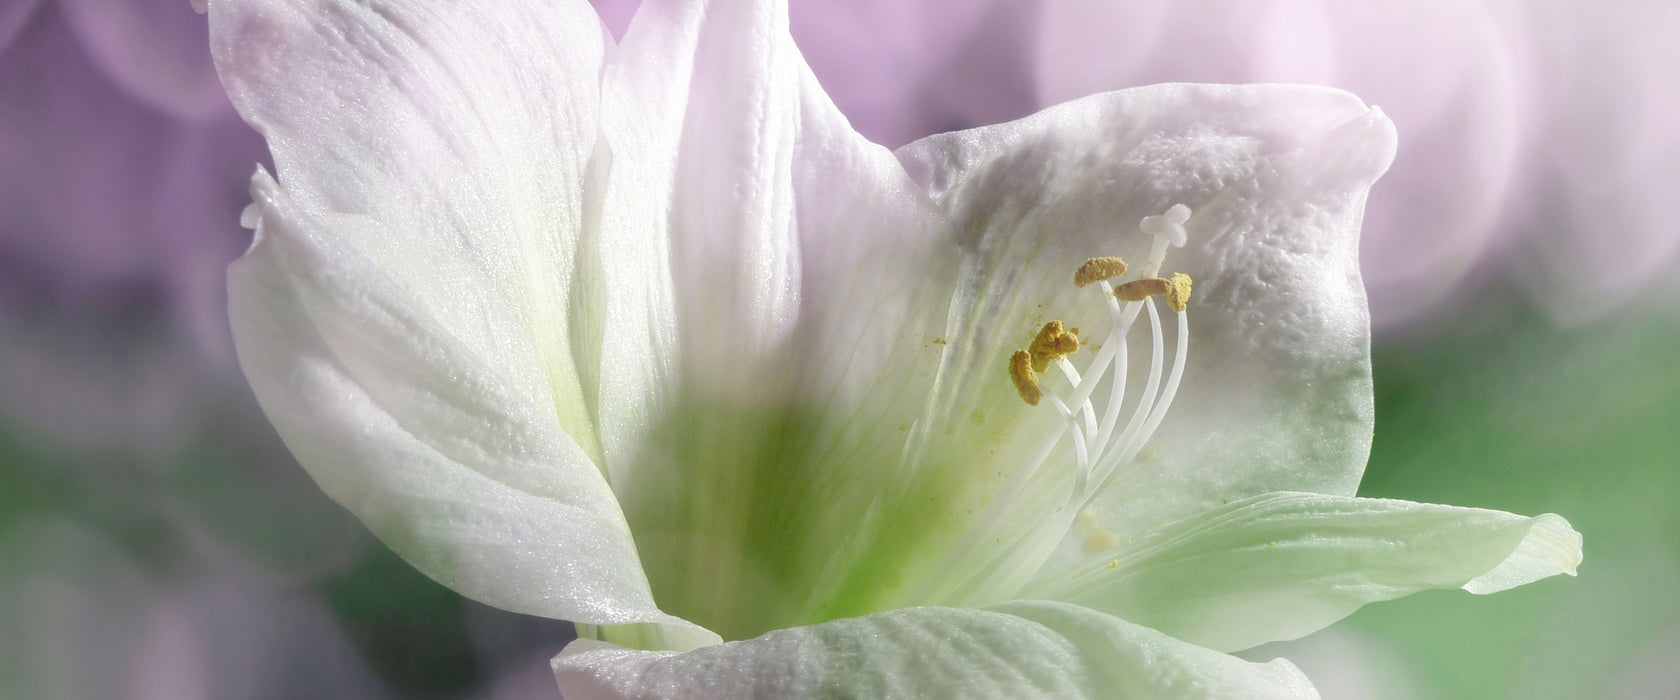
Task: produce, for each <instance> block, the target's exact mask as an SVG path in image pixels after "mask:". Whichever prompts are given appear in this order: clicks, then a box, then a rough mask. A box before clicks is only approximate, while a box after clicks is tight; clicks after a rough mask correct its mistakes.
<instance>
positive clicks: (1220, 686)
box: [554, 601, 1318, 700]
mask: <svg viewBox="0 0 1680 700" xmlns="http://www.w3.org/2000/svg"><path fill="white" fill-rule="evenodd" d="M554 670H555V677H556V678H557V679H558V680H559V681H560V692H561V693H562V694H563V695H565V696H566V697H567V698H568V699H569V700H584V699H588V698H666V697H692V698H742V697H777V698H800V697H860V698H918V697H962V698H1020V697H1054V698H1140V699H1141V698H1151V699H1153V698H1186V699H1194V698H1233V699H1234V698H1317V697H1318V693H1317V692H1316V691H1315V690H1314V689H1313V687H1312V684H1311V683H1309V682H1308V681H1307V679H1306V678H1305V677H1304V676H1302V675H1301V673H1300V671H1299V670H1297V669H1296V668H1295V667H1294V666H1293V665H1291V664H1290V663H1289V662H1287V661H1284V660H1281V659H1279V660H1275V661H1272V662H1270V663H1265V664H1260V663H1252V662H1248V661H1243V660H1241V659H1237V658H1235V657H1231V656H1226V655H1224V654H1220V653H1217V652H1213V651H1210V650H1207V649H1203V648H1200V647H1197V646H1194V645H1191V644H1187V643H1184V642H1181V641H1178V640H1175V639H1172V638H1171V637H1168V636H1166V635H1164V634H1162V633H1160V632H1157V631H1155V630H1152V629H1149V628H1147V627H1142V626H1140V625H1135V624H1132V623H1129V622H1126V621H1124V620H1120V619H1118V618H1114V617H1110V616H1108V615H1104V614H1102V613H1098V612H1095V611H1093V610H1088V609H1085V608H1080V607H1077V606H1073V605H1067V604H1063V603H1050V602H1042V601H1021V602H1011V603H1005V604H1003V605H999V606H997V607H995V608H994V609H991V610H973V609H961V608H910V609H905V610H895V611H892V612H886V613H881V614H877V615H871V616H868V617H861V618H848V619H843V620H836V621H833V622H828V623H824V624H820V625H814V626H811V627H799V628H794V629H786V630H777V631H775V632H771V633H769V634H765V635H763V636H761V637H757V638H755V639H751V640H747V641H742V642H730V643H727V644H724V645H721V646H715V647H708V648H705V649H700V650H697V651H692V652H689V653H686V654H674V653H657V652H639V651H630V650H626V649H620V648H617V647H613V646H610V645H605V644H600V643H598V642H592V641H588V640H582V641H578V642H574V643H573V644H572V646H569V647H567V648H566V651H565V652H563V653H561V655H560V656H559V657H557V658H556V659H555V660H554Z"/></svg>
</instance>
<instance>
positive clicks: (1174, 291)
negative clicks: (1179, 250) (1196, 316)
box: [1167, 272, 1190, 311]
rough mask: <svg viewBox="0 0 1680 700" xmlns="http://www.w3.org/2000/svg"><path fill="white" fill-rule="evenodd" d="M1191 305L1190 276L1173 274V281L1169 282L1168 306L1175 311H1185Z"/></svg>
mask: <svg viewBox="0 0 1680 700" xmlns="http://www.w3.org/2000/svg"><path fill="white" fill-rule="evenodd" d="M1189 304H1190V276H1189V275H1186V274H1184V273H1182V272H1175V273H1173V276H1172V279H1170V280H1167V306H1170V307H1172V310H1173V311H1183V310H1184V307H1185V306H1187V305H1189Z"/></svg>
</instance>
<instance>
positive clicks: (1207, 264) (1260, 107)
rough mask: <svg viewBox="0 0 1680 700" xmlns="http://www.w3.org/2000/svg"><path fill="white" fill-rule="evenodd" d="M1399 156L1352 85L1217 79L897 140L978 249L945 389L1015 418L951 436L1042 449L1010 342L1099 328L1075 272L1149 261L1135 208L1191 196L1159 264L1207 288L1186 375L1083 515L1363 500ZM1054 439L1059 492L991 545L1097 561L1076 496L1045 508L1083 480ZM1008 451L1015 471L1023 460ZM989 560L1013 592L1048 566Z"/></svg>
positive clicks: (1137, 517)
mask: <svg viewBox="0 0 1680 700" xmlns="http://www.w3.org/2000/svg"><path fill="white" fill-rule="evenodd" d="M1393 152H1394V131H1393V125H1392V124H1390V123H1389V122H1388V120H1387V119H1386V118H1384V117H1383V115H1382V114H1381V112H1379V111H1377V110H1373V109H1369V108H1367V107H1366V106H1365V105H1363V104H1362V103H1360V102H1359V100H1358V99H1356V98H1354V97H1353V96H1351V95H1348V94H1347V93H1343V92H1339V91H1335V90H1330V89H1324V88H1309V87H1296V86H1207V85H1159V86H1153V87H1148V88H1138V89H1134V90H1127V91H1124V92H1119V93H1111V94H1106V95H1099V96H1095V97H1091V98H1087V99H1084V100H1080V101H1077V102H1074V103H1070V104H1067V105H1063V106H1060V107H1056V108H1052V109H1050V110H1047V111H1045V112H1042V113H1040V114H1038V115H1035V116H1033V117H1030V118H1028V119H1025V120H1021V121H1019V122H1014V123H1010V124H1004V125H999V126H995V127H986V128H982V129H976V130H973V131H967V132H959V133H954V134H945V135H941V136H936V137H932V138H929V139H925V140H923V141H919V142H917V143H914V144H911V145H909V146H906V147H905V148H904V149H901V150H900V151H899V157H900V158H901V159H902V160H903V161H904V162H905V163H906V165H907V167H908V168H909V170H910V172H911V173H912V174H914V175H916V176H917V177H918V179H919V180H921V181H922V182H923V183H924V184H925V185H926V186H927V187H928V189H929V191H930V192H932V193H934V194H935V195H936V196H938V197H939V201H940V203H941V205H942V206H943V207H944V208H945V210H946V211H947V213H948V214H949V215H950V216H951V217H952V218H953V224H952V225H953V229H954V231H955V232H956V235H957V236H958V237H959V243H958V244H959V245H960V246H961V247H962V249H963V256H964V260H963V273H962V275H963V276H962V278H961V279H960V280H959V284H958V287H957V292H956V294H955V295H954V299H953V302H952V318H951V326H950V327H949V328H948V329H947V331H946V336H945V338H946V340H947V341H949V343H950V346H949V347H950V348H951V350H949V351H948V352H949V353H954V354H955V356H954V357H951V358H948V359H947V361H946V363H945V368H944V369H943V370H942V372H945V371H948V372H950V373H951V376H950V377H949V379H948V380H947V379H946V378H945V377H942V380H941V381H942V383H941V385H940V387H939V390H940V392H941V393H940V394H938V395H936V396H934V397H933V398H932V399H931V401H933V402H935V403H936V404H937V403H948V404H950V405H953V406H961V407H965V410H973V411H975V412H976V413H979V414H982V415H983V416H985V417H990V416H994V415H995V416H999V417H1000V420H1001V421H1002V422H1001V423H993V422H990V421H987V420H985V419H984V418H983V419H981V420H977V421H975V425H973V426H969V425H966V424H959V425H956V426H955V428H954V429H955V431H956V433H955V435H954V437H953V438H952V439H951V440H950V441H949V442H948V443H945V444H947V445H949V446H950V448H951V449H958V448H959V447H960V446H962V445H965V444H966V445H970V446H973V445H984V446H986V449H988V450H990V449H994V448H993V447H992V444H993V443H995V442H997V441H998V440H999V438H997V437H987V436H988V435H989V434H990V435H996V434H998V432H999V428H998V426H999V425H1010V426H1015V427H1016V429H1017V430H1018V431H1019V434H1018V435H1016V436H1013V437H1010V438H1004V440H1006V441H1007V442H1006V444H1005V445H1003V446H1001V447H997V448H995V449H996V451H997V453H998V454H1001V455H1006V456H1007V457H1008V458H1011V459H1023V460H1024V459H1025V458H1024V456H1023V455H1025V454H1026V452H1027V445H1028V443H1029V441H1035V440H1037V439H1039V438H1040V437H1041V436H1042V435H1044V434H1046V433H1047V432H1048V431H1049V430H1050V428H1051V427H1052V426H1053V425H1054V424H1055V421H1056V420H1058V419H1057V418H1055V416H1054V414H1053V413H1052V412H1050V411H1048V410H1044V409H1042V408H1040V409H1038V413H1037V414H1033V415H1028V414H1026V413H1025V412H1028V411H1031V410H1034V409H1031V408H1029V407H1027V406H1026V405H1024V404H1022V403H1021V401H1020V400H1019V399H1016V398H1015V397H1014V391H1013V389H1012V388H1011V387H1010V384H1009V380H1008V378H1007V377H1006V376H1005V373H1004V366H1005V359H1006V358H1007V357H1008V354H1009V353H1010V352H1011V351H1012V350H1013V349H1015V348H1018V347H1023V346H1024V345H1025V342H1026V340H1025V339H1026V338H1030V337H1031V334H1032V333H1033V332H1034V331H1036V329H1037V328H1038V326H1039V325H1040V324H1042V323H1043V322H1044V321H1045V320H1047V319H1051V318H1059V319H1061V320H1063V321H1064V323H1066V324H1067V325H1069V326H1083V327H1085V328H1086V329H1087V331H1086V332H1085V333H1084V334H1082V336H1083V337H1086V338H1093V337H1094V338H1101V337H1102V334H1103V333H1104V332H1106V326H1107V325H1108V324H1107V322H1106V320H1107V318H1108V316H1107V312H1106V310H1105V307H1104V304H1105V302H1104V301H1103V300H1102V297H1101V294H1100V293H1098V292H1092V291H1091V290H1090V289H1089V288H1087V289H1086V290H1078V289H1076V288H1075V287H1074V286H1073V284H1071V274H1072V271H1073V270H1074V269H1076V268H1077V267H1079V265H1080V264H1081V263H1082V262H1083V261H1084V260H1085V259H1086V258H1087V257H1088V256H1094V255H1120V256H1122V257H1124V258H1126V259H1127V260H1130V261H1132V262H1133V264H1134V265H1138V264H1141V263H1142V262H1143V261H1144V260H1145V259H1146V258H1147V253H1146V252H1147V251H1148V247H1149V245H1150V241H1149V240H1146V237H1145V236H1143V235H1141V234H1139V233H1138V222H1139V220H1140V219H1141V218H1142V217H1145V216H1152V215H1156V214H1160V213H1162V212H1164V211H1166V210H1167V209H1168V208H1169V207H1171V206H1172V205H1174V204H1184V205H1187V206H1189V207H1190V209H1191V210H1192V212H1193V214H1192V216H1191V218H1190V220H1189V221H1188V222H1187V224H1186V227H1187V228H1188V233H1189V239H1190V240H1189V243H1188V245H1187V246H1185V247H1184V248H1182V249H1176V250H1173V251H1171V252H1169V253H1168V254H1167V256H1166V265H1165V268H1163V272H1186V273H1189V275H1190V276H1191V277H1192V278H1193V279H1194V280H1195V289H1196V292H1195V297H1194V298H1193V299H1192V300H1191V302H1190V310H1189V316H1190V317H1191V318H1192V328H1193V329H1192V330H1191V332H1190V338H1191V342H1190V343H1189V356H1188V360H1187V365H1188V367H1187V369H1186V370H1185V372H1184V381H1183V385H1182V386H1181V387H1180V388H1179V391H1178V396H1177V400H1176V401H1175V402H1174V403H1173V407H1172V410H1171V411H1170V412H1169V413H1167V414H1166V417H1165V420H1164V422H1162V423H1161V425H1160V429H1159V431H1158V432H1157V433H1156V434H1155V437H1154V439H1153V440H1152V441H1151V442H1150V443H1148V444H1147V445H1145V446H1144V449H1143V451H1142V452H1141V453H1140V454H1141V456H1140V457H1139V459H1137V460H1136V461H1134V462H1133V463H1131V464H1122V465H1121V466H1120V468H1119V469H1117V470H1116V472H1115V475H1114V477H1113V478H1112V479H1111V480H1110V481H1109V482H1108V484H1107V486H1106V487H1105V488H1104V489H1103V490H1102V491H1100V492H1099V493H1098V494H1097V495H1096V498H1095V500H1094V502H1092V503H1091V504H1090V505H1089V508H1090V510H1091V511H1092V516H1091V517H1088V518H1085V519H1083V521H1084V522H1085V523H1087V524H1089V525H1092V526H1096V527H1100V528H1103V529H1104V530H1105V531H1107V532H1112V533H1132V532H1142V531H1145V530H1148V529H1150V528H1152V527H1155V526H1158V525H1161V524H1164V523H1169V522H1173V521H1176V520H1179V519H1182V518H1186V517H1189V516H1191V515H1194V514H1196V513H1200V512H1202V511H1205V510H1207V509H1208V508H1210V507H1213V506H1217V505H1218V504H1219V503H1220V501H1221V499H1225V500H1236V499H1240V498H1244V497H1247V496H1251V495H1255V494H1259V493H1264V492H1268V491H1275V490H1303V491H1318V492H1327V493H1334V494H1343V495H1351V494H1352V493H1353V491H1354V488H1355V486H1356V485H1357V484H1358V482H1359V477H1360V474H1361V472H1362V470H1363V468H1364V465H1365V459H1366V456H1367V453H1368V450H1369V446H1370V439H1371V425H1372V406H1371V379H1370V368H1369V351H1368V342H1369V341H1368V334H1369V321H1368V317H1367V313H1366V308H1365V297H1364V293H1363V289H1362V287H1361V285H1360V277H1359V270H1358V259H1357V245H1358V231H1359V222H1360V215H1361V212H1362V209H1363V205H1364V200H1365V193H1366V190H1367V188H1368V187H1369V186H1370V184H1371V182H1372V181H1373V180H1375V179H1376V177H1377V176H1378V175H1380V174H1381V173H1382V172H1383V170H1384V168H1386V167H1387V165H1388V162H1389V159H1390V158H1391V157H1392V155H1393ZM1093 327H1095V328H1096V329H1097V330H1096V332H1095V333H1092V332H1091V331H1090V330H1089V329H1091V328H1093ZM1147 330H1148V329H1147V324H1144V328H1143V329H1142V330H1141V331H1140V330H1138V329H1134V331H1133V334H1132V343H1133V345H1134V346H1137V345H1138V344H1139V343H1143V345H1141V346H1139V347H1141V348H1147V347H1148V346H1147V342H1148V341H1147V339H1146V338H1147ZM1083 354H1084V351H1081V353H1080V355H1077V356H1075V357H1074V358H1073V360H1074V362H1075V364H1079V358H1080V357H1082V356H1083ZM1147 355H1148V353H1147V352H1146V351H1142V350H1140V349H1138V347H1134V350H1133V352H1132V353H1131V357H1132V360H1133V363H1132V367H1131V377H1132V382H1133V386H1132V387H1129V388H1128V391H1129V394H1130V395H1134V396H1135V395H1136V394H1137V393H1138V391H1139V389H1138V387H1139V386H1140V385H1141V382H1140V381H1139V378H1141V377H1143V376H1145V375H1146V374H1147V371H1148V366H1147V362H1148V360H1147ZM1052 386H1053V387H1054V386H1057V385H1052ZM1060 386H1061V387H1065V386H1066V385H1065V384H1064V385H1060ZM1061 390H1062V391H1064V393H1065V391H1066V390H1065V388H1063V389H1061ZM1098 391H1099V395H1100V394H1101V393H1102V391H1103V390H1102V389H1100V388H1099V390H1098ZM1057 449H1058V450H1060V452H1058V453H1056V454H1055V455H1053V457H1052V459H1053V460H1056V461H1054V462H1053V463H1056V464H1060V465H1062V466H1060V467H1058V468H1056V469H1049V468H1047V470H1049V471H1055V472H1058V473H1057V474H1056V476H1057V478H1060V479H1062V481H1061V482H1060V483H1061V484H1062V486H1060V488H1059V490H1058V489H1055V488H1040V489H1037V490H1036V491H1034V490H1029V491H1028V492H1026V493H1025V494H1024V495H1022V496H1020V497H1018V500H1020V501H1021V502H1022V504H1023V507H1021V508H1019V509H1017V510H1016V511H1015V512H1013V513H1011V514H1006V515H1005V516H1003V517H1000V518H997V519H996V520H995V521H994V522H992V523H989V524H986V526H987V527H989V529H988V530H986V532H987V533H988V537H987V539H988V540H991V541H995V542H998V543H1008V542H1011V541H1019V542H1020V544H1019V545H1018V547H1017V548H1018V549H1020V550H1021V551H1025V552H1031V551H1043V550H1047V549H1049V548H1051V547H1053V546H1054V545H1053V544H1050V543H1044V542H1041V541H1037V540H1042V539H1043V538H1046V537H1061V536H1062V533H1063V532H1068V536H1067V538H1066V540H1065V541H1064V543H1063V545H1062V547H1061V549H1062V550H1063V551H1062V553H1061V556H1063V557H1066V558H1070V559H1077V558H1081V557H1082V551H1083V547H1084V544H1085V542H1086V541H1087V538H1088V537H1089V536H1090V535H1091V534H1092V533H1090V532H1086V531H1085V530H1084V526H1081V527H1078V528H1074V529H1072V530H1071V531H1068V530H1067V528H1068V527H1069V523H1071V521H1072V519H1073V515H1074V514H1073V512H1072V510H1073V509H1061V510H1060V511H1058V512H1057V515H1056V517H1055V518H1050V519H1047V518H1043V517H1042V514H1043V513H1047V512H1051V510H1053V509H1055V508H1056V506H1057V505H1059V504H1056V503H1050V505H1049V506H1048V507H1047V506H1046V505H1045V504H1046V503H1047V502H1048V501H1045V500H1043V499H1047V498H1064V499H1065V498H1066V497H1067V494H1068V488H1069V487H1068V486H1067V484H1069V483H1071V481H1070V479H1071V476H1070V475H1069V474H1068V471H1069V470H1070V469H1071V463H1072V462H1073V460H1072V459H1071V458H1070V457H1069V456H1068V455H1067V453H1068V452H1070V451H1071V450H1069V449H1068V447H1067V445H1066V444H1065V443H1064V444H1063V445H1060V446H1058V448H1057ZM971 454H972V452H971ZM978 458H979V459H985V458H984V457H978ZM999 461H1000V462H1001V465H1002V466H1003V467H1004V469H1005V470H1007V471H1014V470H1015V469H1017V468H1018V466H1019V465H1018V464H1012V463H1010V462H1008V461H1005V460H1003V459H1000V460H999ZM971 469H972V467H971ZM990 469H991V468H988V469H987V470H986V471H983V472H981V473H980V475H979V477H977V478H987V477H989V476H990V474H989V473H988V472H989V471H990ZM973 471H980V470H978V469H974V470H973ZM971 478H975V477H971ZM1035 494H1036V495H1035ZM1035 498H1036V499H1038V502H1036V503H1033V502H1032V501H1033V499H1035ZM1052 520H1053V521H1055V522H1048V521H1052ZM966 565H968V564H967V563H965V566H966ZM972 566H973V568H974V570H976V571H979V572H982V573H983V575H986V576H994V577H996V576H1005V575H1010V576H1021V577H1022V578H1020V579H1018V580H1017V581H1016V585H1019V583H1021V582H1024V580H1025V578H1024V577H1025V575H1026V573H1025V572H1026V570H1028V569H1030V567H1028V566H1026V565H1025V564H1024V563H1022V562H1019V561H1018V562H1015V563H1014V564H1012V565H1011V566H996V565H988V564H982V563H972ZM982 588H983V587H982ZM1007 589H1008V587H1007V586H1004V587H1003V588H1002V589H999V590H998V591H996V592H994V593H992V594H990V595H993V596H996V595H1002V596H1007V595H1009V592H1008V591H1007ZM985 598H986V596H981V597H980V598H979V600H978V601H976V600H971V599H959V600H962V602H963V603H964V604H974V603H976V602H984V600H985ZM993 599H994V600H995V599H996V598H995V597H994V598H993ZM941 602H942V603H943V602H944V600H943V599H941Z"/></svg>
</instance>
